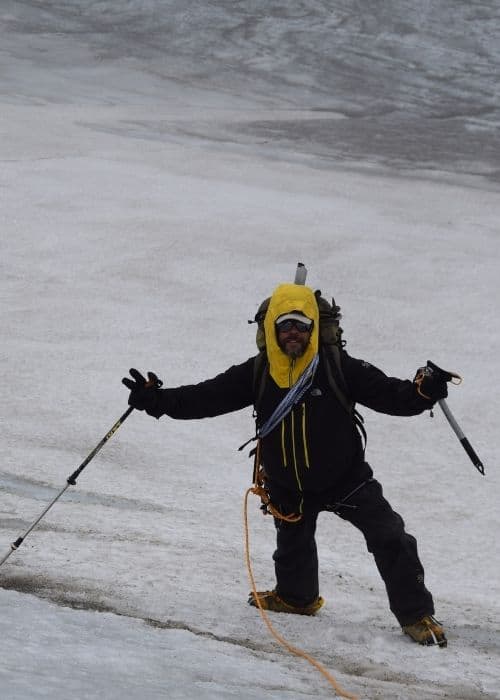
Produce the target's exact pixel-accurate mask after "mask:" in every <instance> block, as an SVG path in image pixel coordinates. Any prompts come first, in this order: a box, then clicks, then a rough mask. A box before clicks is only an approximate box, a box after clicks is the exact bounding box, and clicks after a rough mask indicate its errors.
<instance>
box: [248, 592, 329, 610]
mask: <svg viewBox="0 0 500 700" xmlns="http://www.w3.org/2000/svg"><path fill="white" fill-rule="evenodd" d="M257 596H258V597H259V602H260V604H261V606H262V608H263V609H264V610H271V611H272V612H284V613H294V614H295V615H315V614H316V613H317V612H318V610H319V609H320V608H321V607H323V605H324V604H325V601H324V600H323V598H321V596H318V597H317V598H316V600H313V602H312V603H309V605H304V606H303V607H301V606H298V605H292V604H291V603H287V602H285V601H284V600H283V598H280V596H279V595H278V594H277V593H276V591H258V592H257ZM248 604H249V605H253V606H254V607H255V608H258V607H259V606H258V605H257V601H256V600H255V595H254V593H253V592H252V593H250V595H249V596H248Z"/></svg>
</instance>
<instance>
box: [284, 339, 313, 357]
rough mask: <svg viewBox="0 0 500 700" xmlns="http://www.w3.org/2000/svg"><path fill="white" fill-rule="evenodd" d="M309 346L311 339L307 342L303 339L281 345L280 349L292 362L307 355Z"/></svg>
mask: <svg viewBox="0 0 500 700" xmlns="http://www.w3.org/2000/svg"><path fill="white" fill-rule="evenodd" d="M308 345H309V338H308V339H307V340H304V341H303V340H301V339H295V338H294V339H293V340H292V339H290V340H286V341H285V342H283V343H280V348H281V349H282V350H283V352H284V353H285V355H287V356H288V357H289V358H290V359H292V360H297V359H298V358H299V357H302V355H303V354H304V353H305V351H306V348H307V346H308Z"/></svg>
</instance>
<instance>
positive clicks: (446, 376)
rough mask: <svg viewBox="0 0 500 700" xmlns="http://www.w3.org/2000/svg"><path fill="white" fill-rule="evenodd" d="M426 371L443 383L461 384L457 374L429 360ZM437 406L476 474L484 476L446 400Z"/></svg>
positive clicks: (480, 465)
mask: <svg viewBox="0 0 500 700" xmlns="http://www.w3.org/2000/svg"><path fill="white" fill-rule="evenodd" d="M427 370H428V372H429V373H430V374H432V375H436V376H437V377H439V378H440V379H442V380H443V381H445V382H451V383H452V384H460V383H461V382H462V377H461V376H460V375H459V374H455V372H448V371H447V370H445V369H441V367H438V366H437V365H435V364H434V362H431V361H430V360H427ZM438 404H439V405H440V407H441V410H442V411H443V413H444V415H445V416H446V420H447V421H448V423H449V424H450V425H451V427H452V428H453V431H454V433H455V435H456V436H457V438H458V439H459V441H460V444H461V445H462V447H463V448H464V450H465V451H466V452H467V454H468V455H469V458H470V460H471V462H472V464H473V465H474V466H475V467H476V469H477V470H478V472H479V473H480V474H483V475H484V466H483V463H482V462H481V460H480V459H479V457H478V456H477V454H476V452H475V451H474V448H473V447H472V445H471V444H470V442H469V441H468V440H467V438H466V437H465V434H464V431H463V430H462V428H461V427H460V426H459V425H458V423H457V421H456V419H455V416H454V415H453V413H452V412H451V410H450V407H449V406H448V404H447V402H446V399H439V400H438Z"/></svg>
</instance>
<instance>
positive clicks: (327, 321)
mask: <svg viewBox="0 0 500 700" xmlns="http://www.w3.org/2000/svg"><path fill="white" fill-rule="evenodd" d="M314 296H315V297H316V302H317V304H318V310H319V348H320V352H322V353H323V355H324V357H325V360H326V361H325V371H326V374H327V378H328V383H329V385H330V387H331V389H332V391H333V393H334V394H335V396H336V397H337V399H338V400H339V402H340V403H341V405H342V406H343V407H344V408H345V410H346V411H347V412H348V413H349V415H351V416H352V415H353V414H354V401H353V400H352V399H351V398H350V396H349V389H348V387H347V383H346V381H345V378H344V373H343V371H342V366H341V362H340V350H341V349H342V348H343V347H344V346H345V344H346V342H345V340H343V339H342V334H343V329H342V328H341V326H340V323H339V322H340V319H341V318H342V315H341V313H340V306H337V304H336V303H335V299H333V297H332V303H331V304H330V303H329V302H328V301H327V300H326V299H325V298H324V297H322V296H321V291H320V290H319V289H317V290H316V291H315V292H314ZM270 301H271V297H268V298H267V299H264V301H263V302H262V303H261V304H260V306H259V308H258V309H257V313H256V314H255V317H254V320H253V321H249V323H257V332H256V337H255V342H256V344H257V348H258V350H259V354H258V355H257V357H256V358H255V364H254V396H255V406H258V404H259V402H260V399H261V397H262V394H263V392H264V387H265V383H266V378H267V374H268V372H267V367H268V361H267V354H266V336H265V332H264V318H265V316H266V312H267V309H268V307H269V302H270Z"/></svg>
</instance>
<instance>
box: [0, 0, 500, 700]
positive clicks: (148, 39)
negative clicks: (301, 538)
mask: <svg viewBox="0 0 500 700" xmlns="http://www.w3.org/2000/svg"><path fill="white" fill-rule="evenodd" d="M0 38H1V44H0V46H1V48H0V60H1V65H2V70H1V72H0V102H1V111H0V135H1V138H0V158H1V164H2V168H1V171H0V198H1V207H0V217H1V228H0V237H1V238H0V240H1V256H0V266H1V287H0V289H1V295H2V305H1V310H0V313H1V328H2V346H1V351H0V352H1V360H2V367H3V377H2V402H1V407H0V422H1V434H2V444H3V459H2V464H1V465H0V537H1V539H0V545H1V547H2V551H3V552H5V553H6V552H8V551H9V547H10V543H11V542H13V541H14V540H15V539H17V537H18V536H19V535H21V534H22V533H24V532H25V531H26V529H27V528H28V527H29V526H30V524H31V523H32V522H33V521H34V520H35V519H36V518H37V517H38V516H39V515H40V513H41V512H42V511H43V509H44V508H45V507H46V505H47V504H48V503H49V502H50V500H51V499H52V498H54V497H55V495H56V494H57V493H58V491H59V490H60V489H61V488H62V487H64V485H65V480H66V478H67V477H68V476H69V475H70V474H71V473H72V472H73V471H74V470H75V469H76V468H77V466H78V465H79V464H80V463H81V462H82V460H83V459H84V458H85V457H86V455H87V454H89V453H90V452H91V450H92V449H93V448H94V447H95V445H96V444H97V443H98V442H99V440H100V439H101V438H102V437H103V435H105V434H106V432H107V431H108V430H109V429H110V427H111V426H112V425H113V423H114V422H115V420H116V419H117V418H118V417H119V416H120V415H121V414H122V413H123V411H124V410H125V409H126V405H127V392H126V390H125V389H124V387H123V386H122V385H121V382H120V380H121V377H122V376H124V375H126V374H127V372H128V369H129V367H138V368H139V369H142V370H148V369H150V370H154V371H156V372H157V373H158V374H159V375H160V376H161V377H162V378H163V380H164V382H165V384H166V385H167V386H168V385H177V384H181V383H189V382H193V381H199V380H202V379H205V378H207V377H210V376H213V375H215V374H216V373H217V372H219V371H222V370H224V369H225V368H227V367H228V366H229V365H230V364H233V363H236V362H240V361H243V360H244V359H246V358H247V357H249V356H250V355H252V354H253V353H254V351H255V327H254V326H249V325H248V324H247V319H250V318H252V317H253V315H254V313H255V311H256V309H257V307H258V304H259V303H260V301H261V300H262V299H263V298H264V297H265V296H267V295H268V294H269V293H270V292H271V291H272V289H273V288H274V287H275V286H276V285H277V284H279V283H281V282H284V281H291V280H292V279H293V275H294V272H295V266H296V263H297V261H303V262H304V263H305V264H306V265H307V267H308V269H309V276H308V283H309V284H310V285H311V286H312V287H314V288H320V289H322V291H323V293H324V294H325V295H332V294H333V295H335V298H336V301H337V302H338V303H339V304H340V306H341V307H342V313H343V327H344V333H345V337H346V339H347V342H348V345H347V348H348V350H349V351H350V353H351V354H352V355H354V356H355V357H362V358H364V359H366V360H368V361H370V362H372V363H373V364H375V365H377V366H379V367H380V368H381V369H383V370H384V371H386V372H387V373H389V374H392V375H395V376H401V377H413V375H414V373H415V371H416V369H417V368H418V367H419V366H421V365H422V364H425V362H426V360H427V359H431V360H433V361H434V362H436V363H437V364H438V365H440V366H443V367H445V368H447V369H450V370H454V371H457V372H459V373H460V374H461V375H463V377H464V382H463V384H462V385H461V386H460V387H458V388H456V387H451V388H450V397H449V405H450V407H451V408H452V410H453V411H454V413H455V415H456V417H457V420H458V421H459V423H460V424H461V425H462V427H463V428H464V431H465V433H466V434H467V436H468V438H469V439H470V441H471V443H472V444H473V446H474V447H475V449H476V450H477V452H478V454H479V455H480V457H481V458H482V460H483V462H484V464H485V468H486V475H485V476H484V477H483V476H481V475H480V474H479V473H478V472H477V471H476V470H475V469H474V467H473V466H472V464H471V462H470V461H469V459H468V457H467V455H466V454H465V452H464V451H463V449H462V448H461V446H460V444H459V442H458V441H457V439H456V437H455V435H454V434H453V432H452V431H451V429H450V427H449V425H448V423H447V422H446V420H445V418H444V416H443V415H442V414H441V413H440V412H439V409H437V410H436V411H435V416H434V418H430V417H429V415H428V414H426V415H422V416H419V417H415V418H393V417H388V416H383V415H378V414H375V413H372V412H370V411H367V410H365V411H363V414H364V416H365V420H366V428H367V431H368V451H367V458H368V460H369V462H370V463H371V464H372V466H373V468H374V470H375V475H376V476H377V478H378V479H379V480H380V481H381V482H382V483H383V485H384V489H385V493H386V495H387V497H388V498H389V500H390V501H391V503H392V505H393V507H394V508H395V509H396V510H397V511H398V512H400V513H401V514H402V515H403V517H404V519H405V521H406V524H407V528H408V530H409V531H410V532H412V533H413V534H415V535H416V537H417V539H418V543H419V549H420V555H421V558H422V560H423V563H424V565H425V568H426V581H427V585H428V587H429V588H430V589H431V591H432V592H433V595H434V597H435V602H436V608H437V616H438V618H439V619H441V620H443V622H444V624H445V626H446V629H447V633H448V638H449V645H448V648H447V649H446V650H442V649H437V648H422V647H418V646H417V645H414V644H413V643H412V642H411V641H410V640H408V638H406V637H404V636H403V635H402V633H401V630H400V629H399V628H398V625H397V623H396V620H395V619H394V618H393V617H392V615H391V613H390V611H389V610H388V606H387V600H386V595H385V591H384V588H383V585H382V583H381V580H380V578H379V575H378V573H377V571H376V568H375V565H374V563H373V561H372V558H371V556H370V555H369V554H368V553H367V552H366V549H365V546H364V542H363V541H362V538H361V536H360V535H359V533H357V532H356V531H355V530H354V529H353V528H352V527H350V526H349V525H347V524H346V523H344V522H342V521H341V520H339V519H338V518H335V516H332V515H328V514H322V515H321V516H320V521H319V528H318V547H319V554H320V576H321V593H322V595H323V596H324V597H325V599H326V601H327V602H326V606H325V607H324V608H323V610H322V611H321V612H320V613H319V614H318V616H317V617H315V618H299V617H294V616H285V615H273V616H272V621H273V623H274V624H275V626H276V628H277V629H278V631H279V632H280V633H281V634H282V635H283V636H284V637H285V638H286V639H287V640H288V641H289V642H291V643H292V644H294V645H296V646H298V647H300V648H302V649H304V650H305V651H307V652H308V653H310V654H311V655H312V656H314V657H315V658H316V659H317V660H318V661H320V662H321V663H322V664H324V666H325V667H326V668H327V669H328V670H329V671H330V672H331V673H332V674H333V675H334V676H335V677H336V678H337V680H338V681H339V682H340V683H341V684H342V686H343V687H344V688H345V689H346V690H348V691H349V692H351V693H353V694H356V695H357V696H358V697H359V698H363V699H364V700H379V699H380V700H382V699H384V700H396V699H400V700H417V699H418V700H422V699H424V700H427V699H428V700H434V699H436V700H437V699H440V700H441V699H444V698H453V700H479V699H485V700H492V699H493V698H497V699H498V698H500V694H499V688H500V658H499V657H500V607H499V600H500V575H499V573H500V572H499V568H500V567H499V545H498V533H499V522H500V512H499V507H498V491H499V485H500V478H499V475H498V470H497V455H496V442H497V435H498V416H499V415H500V400H499V398H498V391H497V390H496V388H495V387H496V385H495V381H496V378H497V377H498V373H499V369H500V368H499V359H498V358H499V356H500V352H499V351H500V348H499V338H500V334H499V332H498V312H497V310H496V307H495V303H496V302H495V299H496V298H497V294H498V293H499V291H500V285H499V260H500V247H499V228H498V221H499V220H500V197H499V193H498V182H499V173H500V149H499V124H500V108H499V104H500V103H499V97H500V95H499V80H498V76H499V74H500V53H499V52H500V9H499V5H498V2H497V1H496V0H485V1H483V2H475V1H471V0H468V1H467V2H465V1H462V0H459V1H456V0H454V1H453V2H452V1H451V0H439V1H438V2H433V3H431V2H427V1H425V2H420V3H414V2H413V3H410V2H406V1H405V0H400V1H399V2H396V1H395V0H392V1H390V0H380V1H379V2H376V3H374V2H352V1H351V0H349V2H347V1H345V0H335V1H333V2H326V0H307V1H305V0H304V1H301V0H289V1H288V2H280V1H278V0H266V2H263V1H261V0H252V2H247V3H243V2H233V1H231V2H228V1H227V0H215V1H214V2H196V1H193V2H189V1H188V2H185V1H183V2H176V1H175V0H172V1H169V2H163V0H141V1H139V0H117V1H114V2H111V1H107V0H99V1H97V0H95V1H92V0H88V1H86V2H83V0H64V2H62V0H60V1H54V0H46V1H44V2H43V3H41V2H36V1H35V0H26V1H24V2H14V1H13V0H4V1H3V2H2V7H1V10H0ZM252 431H253V422H252V415H251V410H250V409H248V410H245V411H241V412H238V413H235V414H232V415H228V416H223V417H219V418H215V419H207V420H203V421H188V422H185V421H178V422H174V421H172V420H169V419H166V418H162V419H161V420H160V421H155V420H153V419H151V418H149V417H148V416H147V415H145V414H142V413H137V412H134V413H132V415H131V416H130V417H129V418H128V419H127V421H126V422H125V423H124V424H123V425H122V427H121V428H120V429H119V431H118V432H117V433H116V434H115V435H114V437H113V438H112V439H111V440H110V441H109V442H108V443H107V445H106V446H105V447H104V448H103V450H102V451H101V452H100V453H99V454H98V455H97V456H96V457H95V459H94V460H93V461H92V462H91V463H90V465H89V466H88V467H87V469H86V470H85V471H84V472H83V473H82V474H81V476H80V478H79V480H78V483H77V485H76V486H73V487H70V488H69V489H68V490H67V491H66V493H65V494H64V495H63V496H62V497H61V499H60V500H59V501H58V502H57V503H56V505H55V506H54V507H53V508H52V509H51V510H50V511H49V513H48V514H47V515H46V516H45V518H44V519H43V520H42V522H41V523H40V526H39V527H38V528H37V529H35V530H34V531H33V532H32V533H31V534H30V535H29V537H27V538H26V541H25V543H24V544H23V545H22V547H21V548H20V549H19V550H18V551H17V552H14V553H13V554H12V555H11V556H10V557H9V559H8V560H7V561H6V562H5V564H4V565H3V566H2V567H1V569H0V588H1V590H0V619H1V635H0V658H1V661H0V687H1V695H2V699H4V698H5V700H38V699H41V698H50V699H51V700H66V699H67V698H73V699H75V700H87V699H91V698H92V699H93V698H105V699H106V700H114V699H115V698H116V699H117V700H118V698H120V700H136V699H139V698H140V700H156V699H157V698H158V699H159V698H172V699H179V700H191V699H196V700H209V699H210V700H216V699H217V700H219V699H221V698H222V699H224V698H238V699H239V700H251V699H253V698H255V699H257V698H259V699H260V698H262V697H266V698H268V699H269V700H284V699H286V698H290V699H291V700H292V699H293V700H306V699H307V698H312V697H315V698H328V697H332V696H333V695H334V693H333V690H332V688H331V687H330V686H329V685H328V683H327V682H326V681H325V679H324V678H323V677H322V676H321V675H320V674H319V673H318V672H317V671H316V670H315V669H314V668H312V667H311V666H309V665H308V664H307V663H306V662H305V661H304V660H302V659H299V658H296V657H293V656H291V655H290V654H289V653H288V652H286V651H285V650H284V649H283V648H282V647H280V646H279V645H278V644H277V643H276V642H275V641H274V640H273V639H272V637H271V636H270V635H269V633H268V631H267V629H266V628H265V626H264V624H263V622H262V620H261V619H260V617H259V615H258V613H257V612H256V611H255V610H254V609H251V608H250V607H249V606H247V605H246V602H245V601H246V597H247V593H248V590H249V583H248V579H247V573H246V567H245V563H244V531H243V524H242V523H243V521H242V508H243V496H244V493H245V491H246V489H247V487H248V486H249V484H250V482H251V462H250V460H248V459H247V456H246V454H245V453H242V452H238V450H237V448H238V446H239V445H240V444H241V443H243V442H244V441H245V440H246V439H247V438H248V437H250V436H251V434H252ZM249 522H250V554H251V560H252V564H253V567H254V573H255V577H256V580H257V582H258V585H259V587H269V586H272V584H273V581H274V579H273V567H272V559H271V556H272V552H273V540H274V531H273V524H272V521H271V520H270V518H268V517H263V516H262V515H261V513H260V511H259V509H258V501H257V500H256V499H255V498H254V497H253V496H252V498H251V500H250V512H249ZM0 556H2V552H0Z"/></svg>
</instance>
